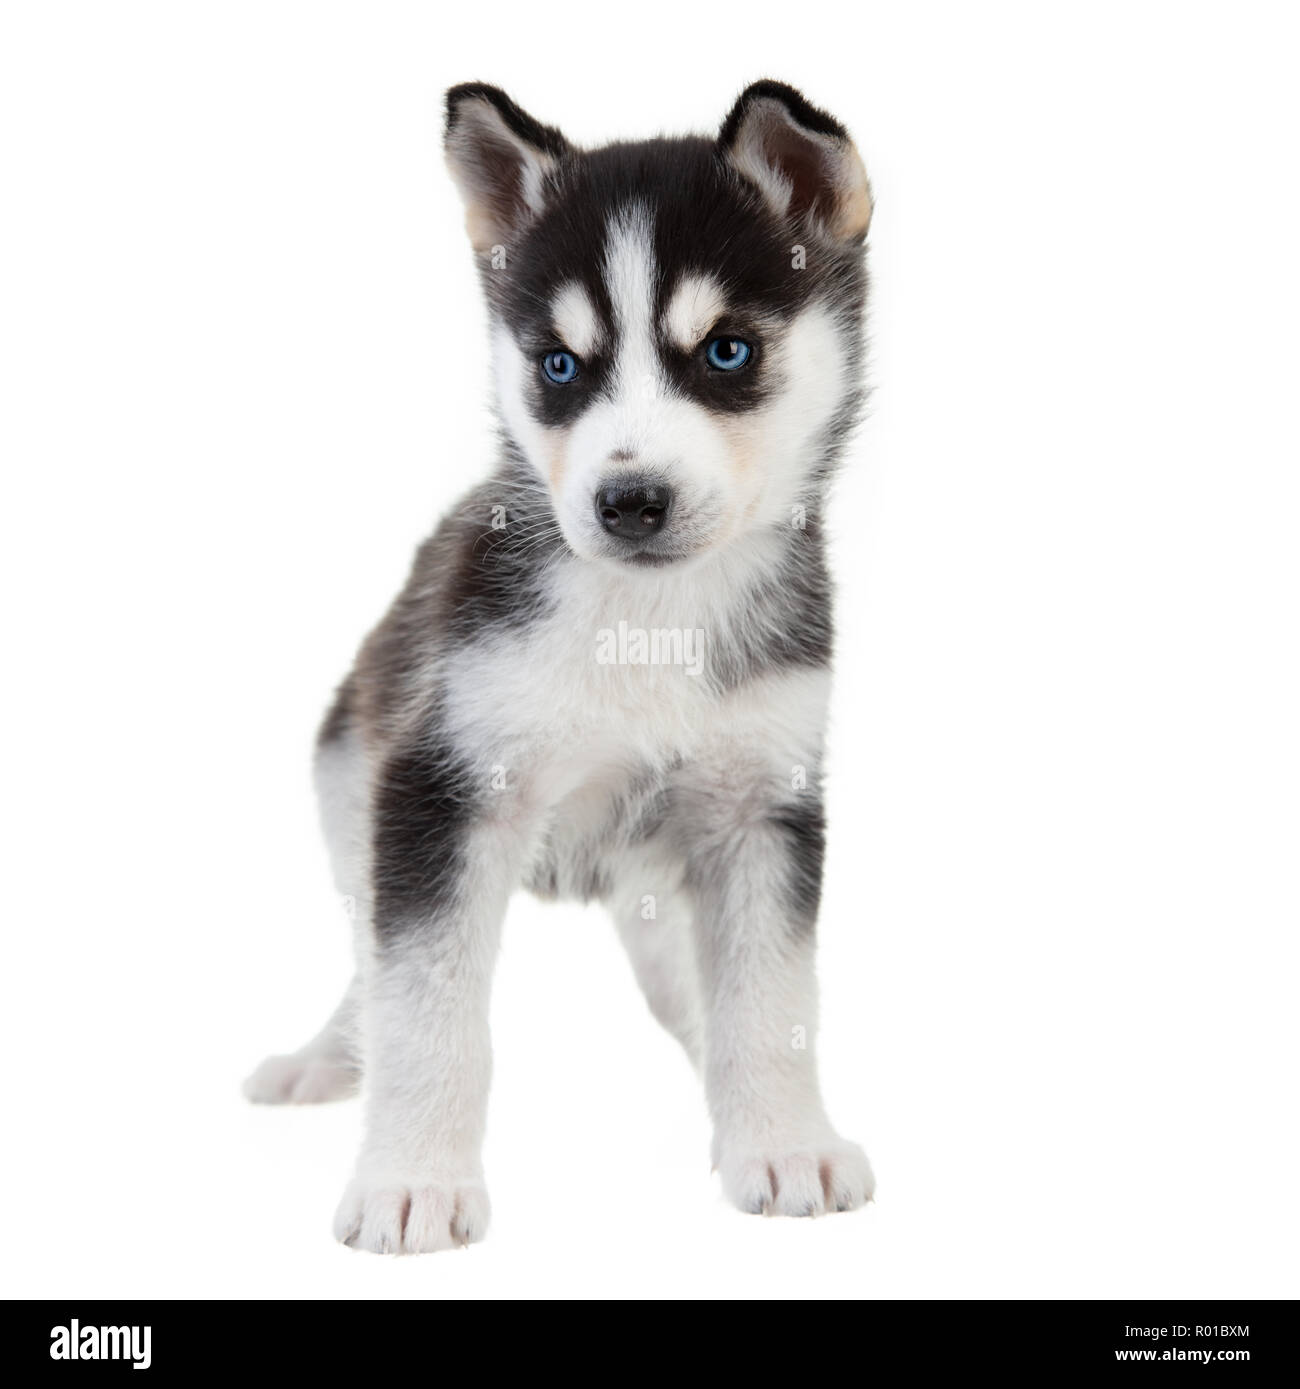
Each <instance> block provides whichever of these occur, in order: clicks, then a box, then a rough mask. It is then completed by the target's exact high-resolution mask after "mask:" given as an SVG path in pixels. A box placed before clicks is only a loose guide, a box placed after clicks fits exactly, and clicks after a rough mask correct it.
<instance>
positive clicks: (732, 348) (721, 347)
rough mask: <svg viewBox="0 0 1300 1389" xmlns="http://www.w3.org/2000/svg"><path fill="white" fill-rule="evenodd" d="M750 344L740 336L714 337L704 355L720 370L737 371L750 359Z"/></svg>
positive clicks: (712, 365) (710, 363)
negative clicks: (742, 340)
mask: <svg viewBox="0 0 1300 1389" xmlns="http://www.w3.org/2000/svg"><path fill="white" fill-rule="evenodd" d="M749 352H750V348H749V344H748V343H747V342H741V340H740V339H739V338H714V339H713V341H712V342H711V343H710V344H709V345H708V348H707V349H706V351H705V353H704V355H705V358H706V359H707V360H708V363H709V365H710V366H711V367H716V368H717V369H718V370H719V371H736V370H737V369H738V368H740V367H743V366H744V365H745V363H746V362H747V361H749Z"/></svg>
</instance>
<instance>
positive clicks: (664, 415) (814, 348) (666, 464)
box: [447, 83, 871, 567]
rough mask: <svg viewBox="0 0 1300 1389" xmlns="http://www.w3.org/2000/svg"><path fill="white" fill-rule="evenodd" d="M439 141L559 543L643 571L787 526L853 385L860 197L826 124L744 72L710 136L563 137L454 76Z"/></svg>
mask: <svg viewBox="0 0 1300 1389" xmlns="http://www.w3.org/2000/svg"><path fill="white" fill-rule="evenodd" d="M447 150H448V157H449V162H450V165H451V168H452V171H453V173H454V174H455V176H456V178H457V181H458V182H459V183H460V186H461V188H462V191H463V193H464V195H465V200H466V205H467V210H468V225H469V232H470V237H471V241H472V242H473V244H474V248H475V251H476V252H477V254H478V257H479V263H480V267H481V270H482V274H483V277H484V282H485V285H486V288H487V293H488V300H489V304H490V306H491V309H492V319H493V337H494V341H493V355H494V361H495V370H496V391H497V398H498V404H499V408H500V411H501V413H502V416H503V419H504V421H505V424H506V428H507V430H508V432H509V434H510V435H511V437H512V438H513V439H514V441H515V443H516V444H517V445H518V446H519V447H520V448H521V449H522V450H523V452H524V453H525V454H526V456H527V457H528V459H529V461H530V462H531V463H532V465H533V466H534V467H535V468H536V469H537V470H538V472H539V473H540V474H541V475H542V476H543V478H544V479H545V480H546V482H547V485H548V486H549V488H550V490H551V494H552V497H553V500H554V505H555V511H556V515H557V518H558V521H559V524H560V527H561V529H562V531H563V533H564V536H565V539H566V540H567V542H568V544H569V545H570V547H571V548H572V549H573V550H574V551H575V552H576V553H577V554H579V555H581V556H584V557H586V558H592V559H605V560H608V561H612V562H616V563H619V564H625V565H639V566H645V567H655V566H658V565H663V564H670V563H673V562H674V561H679V560H683V559H686V558H688V557H690V556H692V555H696V554H700V553H703V552H706V551H709V550H713V549H716V548H719V547H721V546H725V545H727V544H729V543H731V542H732V541H734V540H736V539H737V538H738V537H740V536H743V535H744V534H746V533H747V532H749V531H752V530H754V529H756V528H761V527H766V526H773V525H779V524H789V523H790V520H791V508H792V507H796V506H798V505H799V504H800V500H801V498H802V497H804V496H805V495H806V493H807V492H808V489H809V486H810V483H812V482H813V481H814V479H815V477H816V475H817V473H818V470H819V469H821V468H823V467H825V466H826V464H827V463H828V461H829V457H830V453H831V451H832V449H833V446H834V440H835V438H836V437H837V435H838V434H839V433H840V432H841V427H842V426H843V425H844V424H845V423H847V421H848V419H849V418H850V417H851V415H852V411H853V408H854V406H855V404H856V401H857V399H858V395H859V378H860V356H861V311H862V301H863V293H864V272H863V267H862V241H863V237H864V236H865V234H866V230H867V224H868V221H869V219H870V213H871V204H870V198H869V193H868V188H867V182H866V176H865V173H864V172H863V168H862V163H861V160H860V159H859V157H858V155H857V152H856V150H855V149H854V147H853V145H852V143H851V142H850V141H849V139H848V137H847V135H846V134H845V133H844V131H843V130H842V129H841V127H839V126H838V125H837V124H836V123H835V122H834V121H833V120H831V118H830V117H828V116H826V115H824V114H823V113H822V112H819V111H817V110H815V109H814V108H812V107H810V106H809V105H808V104H807V103H806V102H804V101H803V99H802V98H801V97H800V96H799V95H798V93H796V92H794V91H793V90H792V89H790V88H785V87H780V86H778V85H777V84H774V83H759V84H757V85H756V86H755V87H751V88H750V89H748V90H747V91H746V92H745V93H744V94H743V95H742V96H741V98H740V100H739V102H738V103H737V105H736V107H735V109H734V110H733V111H732V113H731V115H730V116H729V117H728V118H727V121H726V122H725V123H724V125H723V127H722V131H721V133H720V135H719V136H718V139H717V140H716V141H709V140H705V139H680V140H655V141H650V142H647V143H645V144H635V145H613V146H609V147H607V148H604V149H599V150H593V151H589V152H582V151H578V150H576V149H574V148H573V147H572V146H570V145H569V144H568V143H567V141H565V140H564V138H563V137H562V136H561V135H560V134H559V133H558V132H557V131H554V130H552V129H549V128H548V127H544V126H541V125H539V124H538V123H537V122H535V121H533V120H532V119H531V118H530V117H528V116H526V115H525V114H524V113H523V112H522V111H520V110H519V109H518V108H517V107H515V106H514V105H513V103H511V102H510V101H509V99H508V98H507V97H505V95H504V94H503V93H501V92H499V91H497V90H496V89H495V88H487V87H481V86H470V87H461V88H454V89H453V90H452V91H451V92H450V93H449V94H448V130H447Z"/></svg>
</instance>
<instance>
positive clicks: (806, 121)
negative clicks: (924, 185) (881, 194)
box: [718, 82, 871, 241]
mask: <svg viewBox="0 0 1300 1389" xmlns="http://www.w3.org/2000/svg"><path fill="white" fill-rule="evenodd" d="M718 151H719V153H721V154H722V155H723V156H724V157H725V158H726V159H728V160H729V161H730V162H731V164H732V165H733V167H734V168H735V169H736V170H737V171H738V172H739V173H741V174H743V175H744V176H745V178H747V179H748V180H749V181H750V182H751V183H754V184H756V185H757V186H758V189H759V191H760V192H761V193H762V194H763V196H764V198H766V199H767V202H768V204H769V205H770V206H771V208H772V210H773V211H774V212H775V213H776V214H777V216H778V217H788V218H790V219H791V220H793V221H798V220H800V219H801V218H805V217H807V218H809V219H811V220H812V221H814V222H816V223H819V224H820V225H821V226H822V227H823V228H824V229H825V230H826V231H827V232H828V233H829V234H830V235H831V236H832V237H833V238H834V239H835V240H837V241H861V240H862V238H863V237H864V236H866V234H867V227H868V226H869V225H870V223H871V185H870V184H869V183H868V182H867V171H866V169H864V168H863V166H862V158H861V156H860V155H859V154H858V152H857V150H856V149H855V148H854V145H853V141H852V140H850V139H849V133H848V131H847V130H845V129H844V127H843V126H842V125H841V124H840V123H839V122H838V121H837V120H835V119H834V118H833V117H832V116H828V115H827V114H826V112H825V111H819V110H818V109H817V107H815V106H813V105H811V104H810V103H809V102H807V101H805V100H804V99H803V97H802V96H801V95H800V94H799V93H798V92H797V91H795V89H794V88H793V87H787V86H786V85H785V83H784V82H755V83H754V84H753V86H751V87H746V88H745V90H744V91H743V92H741V94H740V99H739V100H738V101H737V102H736V104H735V106H733V107H732V109H731V114H730V115H729V116H728V117H727V119H726V120H725V121H724V122H723V123H722V130H721V131H720V132H719V134H718Z"/></svg>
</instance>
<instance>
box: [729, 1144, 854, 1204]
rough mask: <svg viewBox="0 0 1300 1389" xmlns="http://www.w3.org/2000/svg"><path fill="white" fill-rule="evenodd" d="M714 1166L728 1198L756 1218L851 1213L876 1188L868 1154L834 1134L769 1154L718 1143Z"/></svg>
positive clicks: (742, 1146) (755, 1149) (748, 1147)
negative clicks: (838, 1212) (717, 1153)
mask: <svg viewBox="0 0 1300 1389" xmlns="http://www.w3.org/2000/svg"><path fill="white" fill-rule="evenodd" d="M717 1165H718V1171H719V1173H720V1174H721V1176H722V1189H723V1191H724V1192H725V1193H726V1196H727V1199H728V1200H729V1201H730V1202H731V1203H732V1204H733V1205H735V1206H739V1207H740V1209H741V1210H742V1211H747V1212H749V1213H751V1214H754V1215H825V1214H827V1213H828V1212H833V1211H851V1210H855V1209H856V1208H857V1207H858V1206H860V1205H862V1204H863V1203H864V1202H865V1201H869V1200H870V1199H871V1193H872V1192H873V1191H874V1190H875V1187H876V1179H875V1178H874V1177H873V1176H872V1174H871V1165H870V1163H868V1162H867V1155H866V1154H865V1153H864V1152H863V1151H862V1149H861V1148H859V1147H858V1145H857V1144H856V1143H849V1142H847V1141H846V1140H845V1139H843V1138H838V1137H835V1136H834V1135H832V1136H831V1137H830V1138H828V1139H819V1140H816V1141H811V1142H809V1143H807V1144H799V1145H796V1146H793V1147H785V1148H781V1149H778V1150H772V1151H767V1150H763V1149H760V1148H756V1147H752V1146H746V1145H743V1144H742V1145H727V1144H722V1145H720V1152H719V1156H718V1163H717Z"/></svg>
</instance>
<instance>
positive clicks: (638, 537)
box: [596, 483, 673, 544]
mask: <svg viewBox="0 0 1300 1389" xmlns="http://www.w3.org/2000/svg"><path fill="white" fill-rule="evenodd" d="M672 499H673V494H672V492H671V491H670V490H669V489H668V488H667V487H664V486H662V485H659V484H655V485H654V486H648V485H646V484H644V483H632V484H629V485H627V486H621V485H619V484H612V485H610V486H608V487H602V488H601V489H600V490H599V491H598V492H597V493H596V516H597V519H598V520H599V521H600V524H601V525H602V526H604V528H605V529H606V530H607V531H608V532H609V533H610V535H616V536H618V538H619V539H620V540H626V541H629V542H630V543H632V544H637V543H638V542H640V541H642V540H646V539H648V538H649V537H650V536H652V535H654V534H656V532H658V531H660V530H662V529H663V524H664V520H665V518H666V517H667V515H668V508H669V506H670V505H671V504H672Z"/></svg>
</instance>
